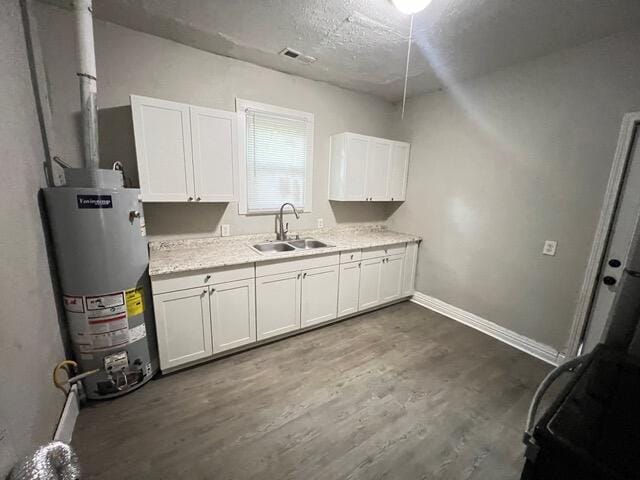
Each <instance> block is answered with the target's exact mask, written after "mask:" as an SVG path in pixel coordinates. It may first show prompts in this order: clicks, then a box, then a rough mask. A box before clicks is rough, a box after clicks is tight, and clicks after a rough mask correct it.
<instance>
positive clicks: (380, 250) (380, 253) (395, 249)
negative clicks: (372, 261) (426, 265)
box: [362, 243, 406, 260]
mask: <svg viewBox="0 0 640 480" xmlns="http://www.w3.org/2000/svg"><path fill="white" fill-rule="evenodd" d="M405 248H406V244H405V243H400V244H395V245H387V246H384V247H372V248H365V249H364V250H362V260H367V259H369V258H376V257H385V256H387V255H400V254H404V250H405Z"/></svg>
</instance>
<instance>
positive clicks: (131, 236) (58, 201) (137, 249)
mask: <svg viewBox="0 0 640 480" xmlns="http://www.w3.org/2000/svg"><path fill="white" fill-rule="evenodd" d="M66 177H67V183H66V185H65V186H62V187H51V188H46V189H44V197H45V202H46V207H47V213H48V217H49V223H50V226H51V231H52V236H53V243H54V249H55V255H56V264H57V268H58V276H59V279H60V285H61V289H62V293H63V306H64V310H65V315H66V318H67V323H68V327H69V333H70V336H71V342H72V345H73V350H74V354H75V358H76V361H77V362H78V364H79V366H80V368H81V370H82V371H83V372H87V371H90V370H95V369H99V371H98V372H97V373H96V374H94V375H91V376H88V377H86V378H85V379H84V381H83V382H84V386H85V391H86V395H87V397H88V398H91V399H98V398H110V397H115V396H118V395H122V394H124V393H126V392H128V391H131V390H132V389H134V388H136V387H139V386H141V385H142V384H144V383H145V382H146V381H147V380H149V379H151V377H152V376H153V375H154V373H155V372H156V371H157V370H158V355H157V347H156V339H155V331H154V322H153V310H152V301H151V295H150V286H149V276H148V265H149V253H148V249H147V241H146V231H145V223H144V214H143V210H142V202H141V197H140V190H138V189H134V188H123V186H122V172H119V171H114V170H101V169H96V170H84V169H67V170H66Z"/></svg>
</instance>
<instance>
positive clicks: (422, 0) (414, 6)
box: [391, 0, 431, 15]
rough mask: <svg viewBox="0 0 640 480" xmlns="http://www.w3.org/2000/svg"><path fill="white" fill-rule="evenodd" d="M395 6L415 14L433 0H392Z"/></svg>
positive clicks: (404, 11)
mask: <svg viewBox="0 0 640 480" xmlns="http://www.w3.org/2000/svg"><path fill="white" fill-rule="evenodd" d="M391 2H392V3H393V6H394V7H396V8H397V9H398V10H400V11H401V12H402V13H405V14H407V15H413V14H414V13H418V12H419V11H421V10H424V9H425V8H427V5H429V4H430V3H431V0H391Z"/></svg>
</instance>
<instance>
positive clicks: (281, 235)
mask: <svg viewBox="0 0 640 480" xmlns="http://www.w3.org/2000/svg"><path fill="white" fill-rule="evenodd" d="M287 205H290V206H291V208H293V213H294V214H295V215H296V218H300V215H298V211H297V210H296V207H295V206H294V205H293V203H289V202H286V203H283V204H282V206H281V207H280V215H279V216H278V215H276V221H277V223H276V239H278V240H280V241H285V240H286V239H287V233H288V232H289V222H287V226H286V227H285V226H284V225H283V222H282V211H283V210H284V207H286V206H287ZM278 225H279V226H280V229H279V231H278V228H277V227H278Z"/></svg>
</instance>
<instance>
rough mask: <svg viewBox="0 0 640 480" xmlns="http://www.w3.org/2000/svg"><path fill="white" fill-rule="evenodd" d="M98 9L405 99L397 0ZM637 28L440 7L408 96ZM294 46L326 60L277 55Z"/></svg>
mask: <svg viewBox="0 0 640 480" xmlns="http://www.w3.org/2000/svg"><path fill="white" fill-rule="evenodd" d="M46 1H48V2H49V3H54V4H58V5H59V4H61V3H65V0H46ZM94 10H95V13H96V16H97V17H98V18H100V19H103V20H107V21H110V22H113V23H116V24H119V25H123V26H126V27H129V28H132V29H135V30H139V31H142V32H147V33H150V34H153V35H158V36H160V37H164V38H168V39H171V40H174V41H177V42H180V43H183V44H186V45H190V46H193V47H196V48H199V49H202V50H206V51H209V52H214V53H218V54H222V55H226V56H229V57H234V58H238V59H241V60H246V61H249V62H252V63H256V64H258V65H263V66H266V67H269V68H273V69H276V70H280V71H283V72H288V73H293V74H297V75H300V76H303V77H307V78H311V79H315V80H324V81H327V82H330V83H333V84H335V85H339V86H342V87H346V88H350V89H354V90H358V91H362V92H368V93H372V94H374V95H378V96H381V97H383V98H386V99H388V100H392V101H396V100H398V99H399V98H400V97H401V96H402V86H403V75H404V69H405V55H406V48H407V47H406V41H407V37H408V33H409V17H407V16H405V15H402V14H400V13H399V12H397V11H396V10H395V8H394V7H393V6H392V5H391V4H390V3H389V1H388V0H306V1H304V0H94ZM638 26H640V0H433V1H432V3H431V5H429V7H427V9H426V10H424V11H422V12H420V13H419V14H418V15H416V17H415V21H414V48H413V50H412V62H411V67H410V71H409V75H410V80H409V93H410V94H416V93H422V92H427V91H431V90H434V89H437V88H439V87H442V86H446V85H447V83H449V82H452V81H458V80H462V79H465V78H470V77H474V76H478V75H482V74H485V73H488V72H491V71H494V70H497V69H500V68H503V67H506V66H509V65H511V64H514V63H518V62H522V61H525V60H528V59H532V58H535V57H539V56H541V55H545V54H548V53H551V52H553V51H556V50H560V49H564V48H568V47H572V46H575V45H579V44H581V43H585V42H588V41H590V40H594V39H597V38H601V37H604V36H607V35H611V34H613V33H617V32H620V31H624V30H629V29H632V28H638ZM286 46H288V47H291V48H293V49H295V50H298V51H300V52H302V53H303V54H306V55H311V56H313V57H316V58H317V62H315V63H313V64H311V65H305V64H302V63H300V62H298V61H296V60H292V59H290V58H287V57H283V56H282V55H278V52H280V51H281V50H282V49H283V48H284V47H286Z"/></svg>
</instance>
